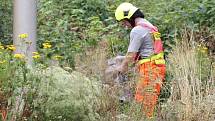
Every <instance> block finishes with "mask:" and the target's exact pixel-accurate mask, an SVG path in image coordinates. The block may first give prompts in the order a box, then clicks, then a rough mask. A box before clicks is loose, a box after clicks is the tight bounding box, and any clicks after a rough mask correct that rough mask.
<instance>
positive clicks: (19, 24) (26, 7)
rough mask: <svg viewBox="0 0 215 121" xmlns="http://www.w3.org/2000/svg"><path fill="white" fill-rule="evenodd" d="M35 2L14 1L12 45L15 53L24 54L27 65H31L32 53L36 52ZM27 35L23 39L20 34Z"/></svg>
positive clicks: (27, 0) (31, 0)
mask: <svg viewBox="0 0 215 121" xmlns="http://www.w3.org/2000/svg"><path fill="white" fill-rule="evenodd" d="M36 7H37V0H14V9H13V11H14V12H13V15H14V16H13V18H14V19H13V44H14V45H15V46H16V51H15V53H20V54H25V56H26V61H27V63H28V64H30V65H31V64H32V60H33V59H32V52H34V51H36V29H37V20H36V15H37V8H36ZM24 33H25V34H27V35H28V37H27V38H25V39H21V38H19V35H20V34H24Z"/></svg>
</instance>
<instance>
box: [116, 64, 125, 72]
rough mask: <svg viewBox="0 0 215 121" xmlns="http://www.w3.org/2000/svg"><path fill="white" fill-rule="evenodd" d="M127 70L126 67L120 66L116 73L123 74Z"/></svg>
mask: <svg viewBox="0 0 215 121" xmlns="http://www.w3.org/2000/svg"><path fill="white" fill-rule="evenodd" d="M127 70H128V68H127V67H126V66H123V65H122V64H121V65H119V66H117V67H116V71H118V72H120V73H125V72H126V71H127Z"/></svg>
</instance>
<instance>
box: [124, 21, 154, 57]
mask: <svg viewBox="0 0 215 121" xmlns="http://www.w3.org/2000/svg"><path fill="white" fill-rule="evenodd" d="M144 21H146V20H145V19H143V22H144ZM146 22H148V21H146ZM128 52H139V54H140V57H142V58H144V57H148V56H151V55H152V54H153V41H152V36H151V33H150V30H149V29H148V28H146V27H141V26H136V27H134V28H133V29H132V30H131V33H130V43H129V46H128Z"/></svg>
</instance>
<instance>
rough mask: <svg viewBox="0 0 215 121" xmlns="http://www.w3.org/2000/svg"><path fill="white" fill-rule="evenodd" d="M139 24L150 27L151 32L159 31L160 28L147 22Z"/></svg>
mask: <svg viewBox="0 0 215 121" xmlns="http://www.w3.org/2000/svg"><path fill="white" fill-rule="evenodd" d="M138 25H140V26H142V27H146V28H148V29H150V31H151V32H158V28H157V27H156V26H151V25H149V24H147V23H142V24H138Z"/></svg>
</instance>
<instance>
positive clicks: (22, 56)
mask: <svg viewBox="0 0 215 121" xmlns="http://www.w3.org/2000/svg"><path fill="white" fill-rule="evenodd" d="M13 57H14V58H17V59H23V58H24V57H25V55H23V54H14V56H13Z"/></svg>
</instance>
